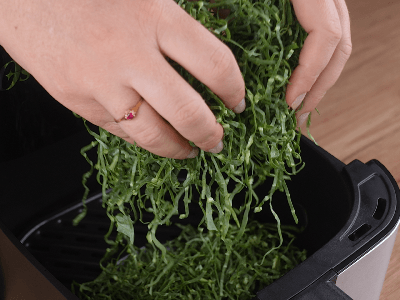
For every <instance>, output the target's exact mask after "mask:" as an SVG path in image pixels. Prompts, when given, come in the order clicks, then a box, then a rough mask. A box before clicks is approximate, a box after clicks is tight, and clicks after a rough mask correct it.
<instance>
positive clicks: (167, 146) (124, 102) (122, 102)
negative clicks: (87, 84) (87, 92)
mask: <svg viewBox="0 0 400 300" xmlns="http://www.w3.org/2000/svg"><path fill="white" fill-rule="evenodd" d="M96 99H97V100H98V102H99V103H101V106H102V107H104V108H105V109H106V110H107V111H108V112H109V115H110V117H111V119H110V118H105V117H104V116H103V117H102V119H101V120H99V121H98V123H100V124H99V126H101V127H102V128H104V129H106V130H108V131H110V132H112V133H117V134H118V136H120V137H122V138H124V139H125V140H126V141H128V142H129V143H131V144H133V143H137V144H138V145H139V146H140V147H141V148H144V149H146V150H148V151H150V152H152V153H154V154H157V155H160V156H163V157H169V158H176V159H185V158H192V157H195V156H196V155H197V153H198V149H196V148H193V147H192V146H191V145H190V144H189V142H188V141H187V140H186V139H185V138H184V137H182V136H181V135H180V134H179V133H178V132H177V131H176V130H175V129H174V128H172V126H171V125H170V124H168V123H167V122H166V121H165V120H164V119H163V118H162V117H161V116H160V115H159V114H158V113H157V112H156V111H155V110H154V109H153V108H152V107H151V106H150V105H149V104H148V103H147V102H146V101H145V100H144V101H143V102H142V103H141V105H140V106H139V107H138V108H137V109H136V113H135V115H134V116H133V118H132V119H128V120H124V115H125V113H126V112H127V111H129V110H130V109H132V108H134V107H135V106H136V105H137V104H138V102H139V101H140V100H141V97H140V95H139V94H138V93H137V92H136V91H134V90H132V89H130V88H127V87H123V88H118V89H115V90H111V91H108V92H106V93H105V92H104V91H103V92H102V94H101V95H96ZM91 119H93V117H91ZM121 119H123V120H122V121H119V120H121ZM89 120H90V119H89ZM115 120H117V121H119V122H118V123H116V122H115Z"/></svg>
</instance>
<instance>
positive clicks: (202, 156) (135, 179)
mask: <svg viewBox="0 0 400 300" xmlns="http://www.w3.org/2000/svg"><path fill="white" fill-rule="evenodd" d="M177 2H178V4H179V5H180V6H181V7H182V8H184V9H185V10H186V11H187V12H188V13H189V14H191V15H192V16H193V17H195V18H196V19H197V20H199V21H200V22H201V23H202V24H203V25H204V26H205V27H207V28H208V29H209V30H210V31H211V32H212V33H213V34H215V35H216V36H217V37H218V38H219V39H221V40H222V41H224V42H225V43H226V44H227V45H228V46H229V47H230V48H231V50H232V52H233V53H234V55H235V57H236V59H237V61H238V64H239V67H240V69H241V72H242V75H243V78H244V81H245V85H246V105H247V107H246V110H245V111H244V112H243V113H241V114H235V113H234V112H232V111H231V110H230V109H227V108H226V107H225V106H224V105H223V103H222V101H221V100H220V99H219V98H218V97H217V96H216V95H215V94H214V93H213V92H212V91H211V90H210V89H208V88H207V87H206V86H204V85H203V84H202V83H201V82H199V81H198V80H196V79H195V78H194V77H192V76H191V75H190V74H189V73H188V72H187V71H186V70H184V69H183V68H181V67H180V66H179V65H178V64H176V63H175V62H173V61H171V65H172V66H173V67H174V68H176V70H177V71H178V72H179V73H180V74H181V75H182V77H184V78H185V79H186V80H187V81H188V82H189V83H190V84H191V85H192V86H193V87H194V88H195V89H196V90H197V91H198V92H199V93H200V94H201V95H202V97H203V99H204V100H205V101H206V103H207V104H208V106H209V107H210V109H211V110H212V111H213V113H214V114H215V116H216V119H217V121H218V122H219V123H220V124H222V126H223V128H224V138H223V143H224V149H223V150H222V152H220V153H218V154H212V153H208V152H204V151H200V153H199V155H198V156H197V157H196V158H193V159H187V160H174V159H169V158H163V157H159V156H157V155H154V154H152V153H149V152H148V151H146V150H144V149H142V148H140V147H138V146H136V145H132V144H129V143H127V142H125V141H124V140H122V139H120V138H118V137H116V136H114V135H112V134H110V133H109V132H107V131H105V130H103V129H101V128H99V134H97V133H95V132H92V131H91V130H90V129H89V128H88V130H89V132H90V134H92V135H93V137H94V138H95V142H93V143H92V144H91V145H89V146H88V147H87V148H86V149H85V151H89V149H90V148H97V153H98V160H97V162H96V164H95V165H94V169H96V170H97V180H98V181H99V182H100V184H101V185H102V189H103V206H104V207H105V208H106V209H107V215H108V217H109V218H110V221H111V226H110V231H109V233H108V234H107V236H106V241H107V242H108V243H109V244H110V245H113V246H115V245H116V244H119V243H123V242H124V239H126V240H127V241H128V247H129V249H130V251H131V253H132V257H131V258H130V260H129V261H133V260H134V261H135V263H132V266H131V268H130V273H129V274H128V271H126V272H127V273H126V274H121V275H117V271H116V270H117V269H118V270H122V267H119V268H117V267H116V266H114V267H111V266H110V267H109V268H111V269H110V271H107V270H104V272H105V273H103V275H102V276H101V277H104V276H106V275H105V274H108V275H110V274H114V275H113V276H118V278H120V280H119V281H125V280H127V279H125V276H127V278H133V277H134V276H138V278H142V277H143V278H145V277H146V276H148V277H149V280H150V279H151V280H150V283H146V284H143V286H140V287H138V288H144V287H145V288H144V289H143V290H146V291H147V294H146V295H147V296H146V295H145V293H144V294H143V296H141V298H143V299H156V298H152V297H158V296H157V295H159V294H158V293H164V294H163V295H164V296H163V297H164V298H163V299H169V298H179V297H185V296H187V297H190V295H192V293H194V291H196V289H200V290H201V291H202V293H203V294H201V295H202V296H201V297H199V296H196V295H195V294H193V295H192V298H193V299H200V298H201V299H212V298H217V297H220V295H228V294H227V290H228V289H231V290H232V291H240V293H242V292H243V293H246V292H245V291H249V289H250V287H249V286H248V284H250V283H249V282H252V280H253V279H251V278H252V277H244V278H240V280H239V279H238V278H236V279H235V281H232V280H233V278H234V276H233V273H230V272H232V270H233V269H232V267H231V264H232V263H233V261H236V263H239V264H240V263H243V262H246V261H247V260H248V259H249V258H247V256H242V255H244V254H242V252H241V250H242V249H240V247H242V246H243V245H245V244H246V242H244V244H243V243H242V244H240V243H239V241H243V240H247V239H250V238H251V236H250V235H248V232H249V230H250V229H249V226H250V225H249V215H250V213H251V212H252V211H254V212H260V211H261V210H262V209H263V206H264V205H265V204H266V202H268V205H269V209H270V210H271V211H272V214H273V216H274V217H275V220H276V223H277V225H278V226H276V225H275V226H276V227H277V229H276V232H274V233H273V234H268V235H267V236H266V238H265V239H263V241H264V242H265V243H266V244H265V245H264V244H263V245H264V246H265V247H264V246H263V247H264V248H263V249H262V250H260V253H262V255H261V254H260V255H261V256H254V257H253V258H252V259H253V262H254V263H256V262H257V268H255V267H254V268H253V269H251V272H253V273H254V274H257V276H258V275H260V277H262V278H277V277H279V276H281V275H282V273H280V271H277V269H274V268H272V267H271V268H268V269H265V270H264V269H263V270H261V269H260V270H258V268H259V267H260V266H262V265H264V264H270V263H271V262H273V261H274V259H272V260H271V259H270V258H269V254H268V252H270V253H274V255H276V257H279V258H277V259H276V260H275V264H280V265H281V268H283V269H285V270H286V269H288V268H291V267H292V266H294V264H292V263H287V262H286V261H287V259H286V256H284V253H285V251H289V250H285V249H286V248H285V247H282V245H283V243H284V242H285V241H284V240H283V235H284V233H283V232H282V230H281V224H280V220H279V216H278V215H277V214H276V213H275V212H274V210H273V205H272V200H273V196H274V194H275V192H277V191H279V192H282V193H286V195H287V201H288V203H289V207H290V209H291V212H292V215H293V218H294V220H295V221H297V217H296V214H295V211H294V208H293V205H292V203H291V198H290V194H289V191H288V188H287V185H286V181H287V180H290V178H291V176H293V175H295V174H297V173H298V172H299V171H300V170H301V169H302V168H303V166H304V164H303V163H302V160H301V156H300V145H299V143H300V135H301V134H300V132H298V131H296V130H295V129H296V118H295V111H293V110H291V109H290V108H289V107H288V105H287V104H286V101H285V91H286V85H287V84H288V79H289V78H290V76H291V72H292V70H293V69H294V67H295V66H296V65H297V63H298V57H299V52H300V49H301V47H302V46H303V42H304V40H305V37H306V33H305V32H304V30H303V29H302V28H301V27H300V25H299V24H298V22H297V21H296V19H295V16H294V12H293V9H292V6H291V4H290V0H264V1H252V0H219V1H215V2H214V3H210V2H208V1H195V2H189V1H187V0H178V1H177ZM219 9H229V10H230V14H229V16H228V17H227V18H226V19H220V18H219V14H218V10H219ZM89 173H90V172H89ZM87 176H88V175H87ZM267 178H269V181H268V182H272V183H270V185H271V186H270V190H269V192H268V193H267V194H266V195H260V194H259V193H256V192H255V189H256V188H257V187H258V186H260V185H262V184H265V183H266V182H267V181H266V179H267ZM110 190H111V191H110ZM108 191H110V192H108ZM239 193H245V196H243V197H242V196H241V197H236V196H237V195H238V194H239ZM195 195H199V197H198V198H197V197H195ZM191 202H197V203H198V205H199V206H200V208H201V210H202V211H203V214H204V216H203V219H202V221H201V222H200V224H196V225H198V228H199V229H202V228H206V229H207V230H208V232H209V233H208V234H207V235H204V234H200V235H199V236H198V237H197V238H193V239H191V240H190V241H191V242H190V244H189V245H191V244H193V245H194V243H195V242H196V243H197V242H198V243H199V244H198V246H196V247H206V248H207V247H210V249H213V251H212V252H210V254H209V255H208V257H204V258H202V259H210V261H209V263H208V264H206V263H205V261H203V262H202V264H196V265H194V266H193V267H192V268H196V267H197V266H200V265H201V266H202V268H204V269H207V268H215V269H207V272H203V271H202V270H196V272H195V271H193V274H192V277H190V278H192V279H188V277H187V276H188V275H187V273H184V274H186V275H182V274H181V273H180V272H181V271H180V270H178V269H177V268H178V266H179V265H180V264H185V265H187V264H186V263H184V262H186V260H187V259H190V258H189V257H188V258H186V257H184V256H179V255H178V254H177V253H175V252H173V251H172V252H171V251H168V249H167V248H166V246H165V245H163V244H161V243H160V242H159V241H158V240H157V238H156V231H157V228H158V227H159V226H165V225H171V223H172V221H171V218H172V217H174V216H177V217H179V218H180V219H186V218H190V211H189V206H190V205H191ZM193 204H194V203H193ZM148 213H150V214H151V215H152V218H150V219H149V218H148V217H146V216H148ZM82 214H85V211H83V212H82ZM82 216H83V215H80V216H78V217H77V218H82ZM138 222H142V223H144V224H147V226H148V229H149V230H148V233H147V240H148V242H149V243H150V245H152V246H153V248H154V249H151V248H147V250H146V252H143V251H139V250H138V249H137V247H136V246H135V245H134V239H133V237H134V224H136V223H138ZM114 225H115V226H116V228H117V231H118V236H117V239H116V241H110V240H108V236H109V235H110V232H111V231H112V228H113V226H114ZM260 226H261V225H260ZM186 230H189V229H187V228H186V227H183V235H185V234H188V233H187V232H186ZM185 232H186V233H185ZM211 237H212V238H211ZM206 238H208V240H207V239H206ZM181 240H182V237H181ZM211 241H212V243H211ZM171 243H179V241H173V242H171ZM267 244H268V245H267ZM167 245H172V244H167ZM179 245H180V246H179V247H186V246H185V245H183V244H179ZM189 245H188V246H189ZM167 247H170V249H172V248H171V247H172V246H167ZM174 247H176V248H177V249H178V244H175V246H174ZM196 247H193V249H196ZM243 247H244V246H243ZM289 248H290V247H289ZM289 248H288V249H289ZM185 249H186V250H185V252H183V253H186V254H187V255H189V253H190V251H189V250H190V249H188V248H185ZM221 249H224V250H221ZM135 251H139V254H133V253H135ZM290 251H291V250H290ZM247 252H249V253H247ZM150 253H151V259H150V256H149V257H147V256H148V255H150ZM246 253H247V254H248V255H250V256H251V255H253V254H252V252H251V251H246ZM266 253H267V254H266ZM186 254H185V255H186ZM211 254H212V255H211ZM225 254H226V255H225ZM247 254H246V255H247ZM191 255H194V256H195V254H194V253H192V254H191ZM221 255H222V256H223V258H222V257H221ZM254 255H255V254H254ZM264 255H265V257H264ZM282 255H283V256H282ZM198 256H200V253H199V254H198ZM196 257H197V256H196ZM245 257H246V258H245ZM267 257H268V259H266V258H267ZM283 257H285V258H283ZM199 259H200V258H199ZM144 265H146V268H142V267H141V266H144ZM252 266H254V265H252ZM112 268H114V269H112ZM165 268H166V269H165ZM260 268H261V267H260ZM164 269H165V271H161V270H164ZM189 269H190V268H189ZM112 270H113V271H112ZM134 270H136V271H134ZM172 270H175V271H176V272H172ZM193 270H195V269H193ZM147 271H148V272H149V273H148V275H146V274H147V273H146V272H147ZM137 272H144V273H140V274H142V275H140V276H139V275H138V273H137ZM249 272H250V271H249ZM166 273H168V274H170V275H169V276H171V277H170V278H169V277H168V276H167V275H166ZM203 273H207V276H208V275H210V274H214V275H212V276H214V277H212V278H213V283H211V282H210V281H207V280H211V279H204V278H206V277H203V275H202V274H203ZM261 275H262V276H261ZM150 276H152V277H150ZM154 276H155V277H154ZM204 276H206V275H204ZM243 276H245V275H243ZM249 276H250V275H249ZM109 278H111V277H109ZM162 278H164V280H161V279H162ZM196 278H199V279H198V280H197V279H196ZM245 278H247V279H245ZM165 279H167V280H165ZM202 279H204V280H206V281H204V282H203V283H204V285H202V286H197V287H196V289H194V288H193V289H192V288H189V286H190V285H187V281H189V282H193V284H199V282H202ZM99 280H100V279H99ZM104 280H105V279H104ZM185 280H186V283H184V282H185ZM245 280H248V282H247V283H246V284H243V283H242V282H244V281H245ZM257 280H263V279H257ZM114 281H115V280H114ZM172 281H179V282H182V284H181V287H180V289H183V290H175V289H170V287H171V288H172V283H171V282H172ZM117 282H118V280H117ZM140 282H142V281H140ZM233 282H234V283H233ZM133 284H134V283H133ZM231 284H233V286H232V285H231ZM134 285H135V284H134ZM139 285H141V284H139ZM186 285H187V286H188V287H187V288H186ZM88 286H89V284H88V285H83V286H82V289H87V288H88ZM184 287H185V288H184ZM105 288H106V287H103V286H102V287H100V286H99V290H98V291H99V293H100V294H101V295H102V296H101V297H103V298H104V299H116V298H113V297H112V295H113V293H120V289H116V290H111V289H110V290H107V293H110V294H109V295H111V296H105V292H104V289H105ZM248 288H249V289H248ZM91 289H92V288H91ZM250 290H251V289H250ZM249 292H251V291H249ZM121 293H123V292H121ZM166 295H168V296H166ZM234 295H235V294H234ZM160 297H161V296H160ZM221 297H222V296H221ZM224 297H225V296H224ZM226 297H227V299H236V298H235V297H236V296H232V295H229V296H226ZM103 298H100V296H97V298H96V299H103ZM128 298H129V297H128ZM161 298H162V297H161ZM161 298H160V299H161ZM121 299H125V298H124V297H122V298H121Z"/></svg>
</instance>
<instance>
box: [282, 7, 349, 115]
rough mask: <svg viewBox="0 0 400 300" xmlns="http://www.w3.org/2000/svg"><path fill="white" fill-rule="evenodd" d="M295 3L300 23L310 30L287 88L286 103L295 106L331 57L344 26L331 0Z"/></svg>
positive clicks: (297, 105) (299, 102) (307, 30)
mask: <svg viewBox="0 0 400 300" xmlns="http://www.w3.org/2000/svg"><path fill="white" fill-rule="evenodd" d="M292 3H293V7H294V9H295V12H296V16H297V18H298V20H299V22H300V24H301V25H302V27H303V28H304V29H305V31H306V32H307V33H308V34H309V35H308V37H307V38H306V40H305V42H304V46H303V49H302V50H301V52H300V57H299V65H298V66H297V67H296V69H295V70H294V71H293V73H292V76H291V78H290V80H289V82H290V84H289V85H288V87H287V91H286V101H287V103H288V104H289V105H290V106H291V107H292V108H294V109H296V108H297V107H299V105H300V104H301V102H302V100H303V99H304V96H305V94H306V93H307V92H309V91H310V90H311V88H312V86H313V85H314V83H315V82H316V80H317V79H318V77H319V76H320V74H321V73H322V71H323V70H324V69H325V68H326V66H327V65H328V63H329V61H330V60H331V57H332V55H333V53H334V52H335V50H336V47H337V45H338V43H339V42H340V40H341V38H342V29H341V26H340V18H339V15H338V12H337V9H336V6H335V4H334V2H333V1H332V0H325V1H321V0H309V1H301V0H292Z"/></svg>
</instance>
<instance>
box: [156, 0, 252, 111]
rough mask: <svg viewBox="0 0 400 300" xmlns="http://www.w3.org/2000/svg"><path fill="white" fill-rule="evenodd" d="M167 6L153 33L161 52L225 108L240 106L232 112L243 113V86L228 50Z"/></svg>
mask: <svg viewBox="0 0 400 300" xmlns="http://www.w3.org/2000/svg"><path fill="white" fill-rule="evenodd" d="M168 3H169V5H166V11H165V12H164V13H163V14H162V17H161V18H160V22H159V26H158V32H157V37H158V44H159V47H160V49H161V51H162V52H163V53H165V54H166V55H167V56H168V57H170V58H172V59H173V60H174V61H176V62H178V63H179V64H180V65H181V66H182V67H184V68H185V69H186V70H187V71H189V72H190V73H191V74H192V75H193V76H194V77H196V78H197V79H199V80H200V81H201V82H203V83H204V84H205V85H207V86H208V87H209V88H210V89H211V90H212V91H213V92H214V93H215V94H216V95H218V96H219V97H220V98H221V100H222V101H223V102H224V104H225V105H226V107H228V108H230V109H235V108H236V107H237V106H238V105H239V104H240V107H238V108H237V109H236V110H234V111H236V112H241V111H243V110H244V109H245V103H244V96H245V85H244V80H243V78H242V75H241V72H240V69H239V66H238V64H237V62H236V60H235V57H234V55H233V53H232V51H231V50H230V49H229V48H228V47H227V46H226V45H225V44H224V43H222V42H221V41H220V40H219V39H218V38H216V37H215V36H214V35H213V34H212V33H210V32H209V31H208V30H207V29H206V28H205V27H204V26H202V25H201V24H200V23H199V22H197V21H196V20H195V19H193V18H192V17H191V16H190V15H189V14H187V13H186V12H185V11H184V10H183V9H181V8H180V7H179V6H178V5H177V4H176V3H175V2H174V1H169V2H168ZM242 100H243V101H242Z"/></svg>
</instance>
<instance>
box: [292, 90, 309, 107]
mask: <svg viewBox="0 0 400 300" xmlns="http://www.w3.org/2000/svg"><path fill="white" fill-rule="evenodd" d="M305 96H306V93H304V94H301V95H300V96H298V97H297V98H296V100H294V101H293V103H292V108H293V109H297V108H298V107H299V105H300V104H301V102H302V101H303V100H304V97H305Z"/></svg>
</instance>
